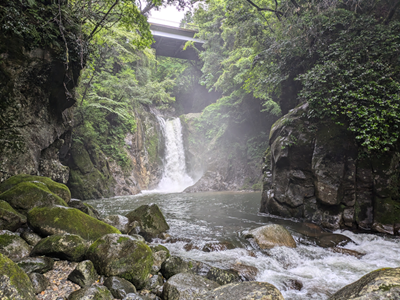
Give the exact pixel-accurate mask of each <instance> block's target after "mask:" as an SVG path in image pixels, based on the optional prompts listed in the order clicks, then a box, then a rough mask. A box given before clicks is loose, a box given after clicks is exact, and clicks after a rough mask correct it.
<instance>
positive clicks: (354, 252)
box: [328, 247, 365, 259]
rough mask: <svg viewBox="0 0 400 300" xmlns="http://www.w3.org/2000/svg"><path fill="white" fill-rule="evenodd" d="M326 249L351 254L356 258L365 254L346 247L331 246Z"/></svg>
mask: <svg viewBox="0 0 400 300" xmlns="http://www.w3.org/2000/svg"><path fill="white" fill-rule="evenodd" d="M328 249H329V250H330V251H332V252H336V253H341V254H346V255H351V256H354V257H357V258H358V259H360V258H361V257H363V256H364V255H365V253H361V252H358V251H355V250H350V249H346V248H339V247H333V248H328Z"/></svg>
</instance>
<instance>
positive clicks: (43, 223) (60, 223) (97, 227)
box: [28, 206, 121, 241]
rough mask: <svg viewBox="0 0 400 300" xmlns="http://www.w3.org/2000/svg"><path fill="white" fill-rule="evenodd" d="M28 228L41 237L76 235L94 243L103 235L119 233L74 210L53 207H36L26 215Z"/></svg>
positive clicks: (109, 226) (113, 228) (111, 227)
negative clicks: (65, 234)
mask: <svg viewBox="0 0 400 300" xmlns="http://www.w3.org/2000/svg"><path fill="white" fill-rule="evenodd" d="M28 222H29V224H30V226H31V227H32V228H33V229H34V230H35V231H36V232H39V233H41V234H42V235H52V234H64V233H69V234H77V235H79V236H80V237H82V238H83V239H86V240H92V241H95V240H97V239H98V238H100V237H102V236H103V235H105V234H109V233H117V234H120V233H121V232H120V231H119V230H118V229H116V228H115V227H113V226H111V225H108V224H106V223H104V222H102V221H99V220H97V219H95V218H93V217H91V216H88V215H87V214H85V213H83V212H81V211H80V210H78V209H76V208H69V207H62V206H54V207H41V208H39V207H36V208H34V209H32V210H31V211H30V212H29V214H28Z"/></svg>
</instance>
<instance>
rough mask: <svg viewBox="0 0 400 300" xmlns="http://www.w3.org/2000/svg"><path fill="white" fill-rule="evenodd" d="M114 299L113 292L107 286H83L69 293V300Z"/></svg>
mask: <svg viewBox="0 0 400 300" xmlns="http://www.w3.org/2000/svg"><path fill="white" fill-rule="evenodd" d="M91 299H96V300H113V296H112V294H111V292H110V291H109V290H108V289H107V288H106V287H105V286H93V287H86V288H81V289H80V290H77V291H75V292H73V293H72V294H71V295H69V297H68V300H91Z"/></svg>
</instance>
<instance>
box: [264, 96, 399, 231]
mask: <svg viewBox="0 0 400 300" xmlns="http://www.w3.org/2000/svg"><path fill="white" fill-rule="evenodd" d="M307 109H308V104H303V105H299V106H298V107H296V108H295V109H293V110H291V111H290V112H289V113H288V114H287V115H285V116H284V117H282V118H281V119H279V120H278V121H277V122H276V123H275V124H274V125H273V126H272V128H271V133H270V140H269V144H270V147H269V149H268V150H267V151H266V154H265V157H264V167H263V174H264V178H263V192H262V200H261V208H260V211H261V212H265V213H269V214H272V215H277V216H281V217H286V218H292V217H294V218H302V219H306V220H308V221H311V222H314V223H317V224H320V225H322V226H323V227H325V228H328V229H331V230H335V229H339V228H359V229H363V230H372V231H377V232H384V233H389V234H400V194H399V187H400V176H399V175H400V164H399V162H400V154H399V152H390V153H387V154H383V155H382V156H375V157H364V158H360V157H359V154H358V153H359V149H358V148H357V145H356V143H355V138H354V136H353V134H352V133H351V132H349V131H348V130H347V129H346V128H345V127H344V126H339V125H336V124H335V123H334V122H332V121H330V120H326V121H318V122H316V123H313V122H310V120H308V119H307V118H306V117H305V114H304V113H305V112H306V111H307Z"/></svg>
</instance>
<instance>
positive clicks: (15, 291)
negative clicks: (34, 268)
mask: <svg viewBox="0 0 400 300" xmlns="http://www.w3.org/2000/svg"><path fill="white" fill-rule="evenodd" d="M0 299H4V300H35V293H34V290H33V286H32V282H31V280H30V279H29V277H28V275H26V273H25V272H24V271H22V270H21V268H19V267H18V266H17V264H16V263H14V262H13V261H12V260H10V259H9V258H8V257H6V256H4V255H2V254H1V253H0Z"/></svg>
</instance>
